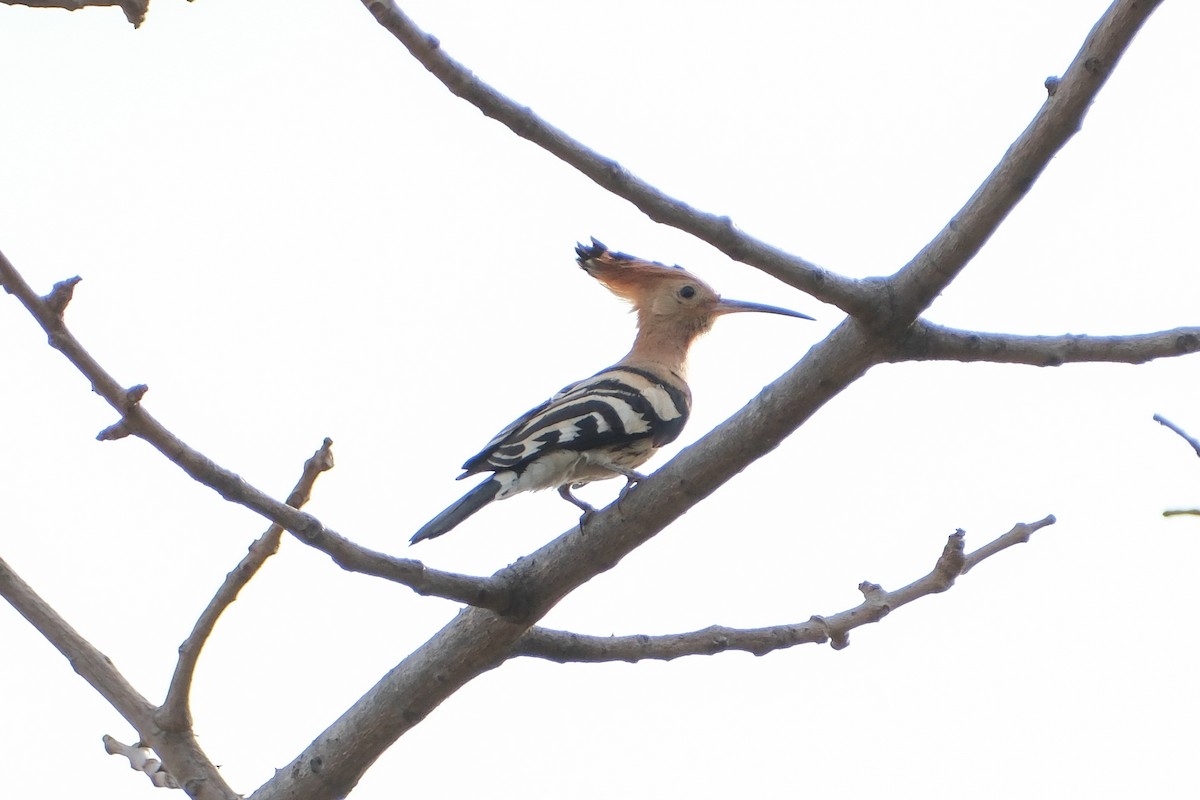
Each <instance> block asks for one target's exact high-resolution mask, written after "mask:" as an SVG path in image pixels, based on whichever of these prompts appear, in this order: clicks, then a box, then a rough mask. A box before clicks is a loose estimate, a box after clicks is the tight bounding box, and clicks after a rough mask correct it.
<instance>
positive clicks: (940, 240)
mask: <svg viewBox="0 0 1200 800" xmlns="http://www.w3.org/2000/svg"><path fill="white" fill-rule="evenodd" d="M1160 2H1161V0H1115V2H1114V3H1113V4H1112V5H1111V6H1109V8H1108V10H1107V11H1105V12H1104V16H1102V17H1101V18H1100V21H1099V22H1097V23H1096V25H1095V27H1093V28H1092V30H1091V32H1090V33H1089V34H1088V37H1087V39H1086V40H1085V41H1084V43H1083V47H1082V48H1081V49H1080V51H1079V53H1078V55H1076V56H1075V60H1074V61H1072V62H1071V65H1070V66H1069V67H1068V68H1067V71H1066V72H1065V73H1063V76H1062V78H1061V79H1060V80H1058V81H1057V82H1055V83H1052V84H1049V85H1052V86H1053V90H1052V91H1049V92H1048V94H1049V96H1048V97H1047V98H1046V102H1045V103H1044V104H1043V105H1042V108H1041V109H1040V110H1039V111H1038V113H1037V115H1036V116H1035V117H1034V118H1033V121H1032V122H1030V123H1029V126H1028V127H1027V128H1026V129H1025V130H1024V132H1022V133H1021V135H1020V136H1019V137H1017V140H1016V141H1015V142H1013V143H1012V145H1011V146H1010V147H1009V148H1008V152H1006V153H1005V154H1004V157H1003V158H1002V159H1000V163H998V164H997V165H996V168H995V169H993V170H992V173H991V174H990V175H988V177H987V178H986V179H985V180H984V182H983V183H982V184H981V185H980V187H979V188H978V189H976V190H975V194H974V195H972V196H971V199H970V200H968V201H967V203H966V205H964V206H963V207H962V208H961V209H960V210H959V212H958V214H956V215H955V216H954V218H953V219H951V220H950V222H949V223H948V224H947V225H946V227H945V228H943V229H942V231H941V232H940V233H938V235H937V236H936V237H934V239H933V241H931V242H930V243H929V244H928V245H926V246H925V247H924V248H923V249H922V250H921V252H919V253H918V254H917V255H916V256H915V257H914V258H913V260H912V261H910V262H909V263H908V264H907V265H906V266H905V267H904V269H902V270H900V272H898V273H896V275H895V276H893V277H892V278H890V279H888V281H887V284H888V286H889V289H890V291H892V292H894V307H893V319H892V320H891V324H892V326H893V327H901V326H904V325H907V323H909V322H911V321H912V320H914V319H915V318H916V317H917V316H918V315H919V314H920V313H921V312H922V311H923V310H925V308H926V307H928V306H929V304H930V303H932V302H933V299H934V298H935V297H937V296H938V294H940V293H941V291H942V290H943V289H945V288H946V286H948V285H949V283H950V281H952V280H953V279H954V277H955V276H956V275H958V273H959V272H961V271H962V269H963V267H965V266H966V265H967V263H968V262H969V261H970V260H971V259H972V258H974V257H975V254H976V253H977V252H979V249H980V248H981V247H983V245H984V243H985V242H987V240H988V239H989V238H991V236H992V234H993V233H995V232H996V229H997V228H999V227H1000V223H1001V222H1003V221H1004V219H1005V217H1007V216H1008V214H1009V212H1010V211H1012V210H1013V208H1015V207H1016V205H1017V203H1019V202H1020V201H1021V198H1023V197H1024V196H1025V194H1026V193H1027V192H1028V191H1029V190H1030V188H1031V187H1032V186H1033V184H1034V182H1035V181H1036V180H1037V179H1038V176H1040V175H1041V174H1042V170H1044V169H1045V168H1046V166H1047V165H1048V164H1049V163H1050V160H1051V159H1052V158H1054V156H1055V154H1057V153H1058V151H1059V150H1061V149H1062V148H1063V146H1064V145H1066V143H1067V142H1068V141H1069V140H1070V138H1071V137H1072V136H1074V135H1075V132H1076V131H1078V130H1079V129H1080V128H1081V127H1082V126H1083V118H1084V116H1085V115H1086V114H1087V110H1088V107H1089V106H1091V104H1092V101H1093V100H1094V99H1095V97H1096V95H1097V93H1098V92H1099V91H1100V89H1101V87H1102V86H1103V85H1104V83H1105V81H1107V80H1108V76H1109V75H1111V74H1112V71H1113V70H1114V69H1115V68H1116V66H1117V62H1118V61H1119V60H1120V58H1121V55H1122V53H1124V52H1125V49H1126V48H1127V47H1128V46H1129V44H1130V42H1131V41H1132V40H1133V37H1134V35H1135V34H1137V32H1138V30H1139V29H1140V28H1141V26H1142V24H1143V23H1144V22H1145V21H1146V20H1147V19H1149V17H1150V14H1151V13H1153V11H1154V9H1155V8H1157V7H1158V5H1159V3H1160Z"/></svg>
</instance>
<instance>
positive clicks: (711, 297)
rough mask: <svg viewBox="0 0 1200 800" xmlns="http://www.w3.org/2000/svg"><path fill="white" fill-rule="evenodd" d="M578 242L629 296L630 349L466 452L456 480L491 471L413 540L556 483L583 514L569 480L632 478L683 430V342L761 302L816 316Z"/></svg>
mask: <svg viewBox="0 0 1200 800" xmlns="http://www.w3.org/2000/svg"><path fill="white" fill-rule="evenodd" d="M575 252H576V254H577V255H578V262H579V266H581V267H582V268H583V269H584V271H586V272H587V273H588V274H589V275H591V276H592V277H593V278H595V279H596V280H598V281H600V283H602V284H603V285H604V286H605V287H606V288H607V289H608V290H609V291H611V292H612V293H613V294H615V295H617V296H618V297H620V298H622V299H624V300H627V301H629V302H630V303H631V304H632V305H633V308H634V310H635V311H636V312H637V326H638V332H637V338H636V339H635V340H634V342H633V349H632V350H630V351H629V354H628V355H627V356H625V357H624V358H622V359H621V360H620V361H618V362H617V363H616V364H613V365H612V366H611V367H609V368H607V369H604V370H601V371H600V372H597V373H596V374H595V375H593V376H592V377H590V378H585V379H584V380H582V381H579V382H578V383H572V384H571V385H569V386H567V387H565V388H564V389H563V390H562V391H560V392H559V393H558V394H556V395H554V396H553V397H551V398H550V399H549V400H547V401H546V402H544V403H542V404H541V405H540V406H538V407H537V408H533V409H531V410H529V411H528V412H526V413H525V414H522V415H521V416H520V417H519V418H517V419H516V420H514V421H513V422H512V424H510V425H509V426H508V427H507V428H505V429H504V430H502V431H500V432H499V433H498V434H496V436H495V438H493V439H492V440H491V441H490V442H488V443H487V445H486V446H485V447H484V448H483V449H482V450H480V451H479V452H478V453H477V454H475V455H474V456H472V457H471V458H469V459H467V462H466V463H465V464H463V474H462V475H459V476H458V480H462V479H463V478H466V477H468V476H470V475H475V474H478V473H480V472H491V473H492V475H491V476H490V477H488V478H487V479H486V480H484V481H483V482H482V483H480V484H479V485H478V486H476V487H475V488H474V489H472V490H471V491H469V492H467V493H466V495H464V496H463V497H462V498H461V499H460V500H458V502H456V503H454V504H453V505H451V506H450V507H449V508H447V509H446V510H445V511H443V512H442V513H440V514H438V515H437V516H436V517H434V518H433V519H432V520H430V521H429V522H427V523H426V524H425V525H424V527H422V528H421V529H420V530H419V531H417V533H416V535H414V536H413V537H412V543H413V544H416V543H417V542H419V541H421V540H423V539H432V538H433V537H435V536H441V535H442V534H443V533H446V532H447V531H449V530H451V529H452V528H454V527H455V526H456V525H458V524H459V523H461V522H462V521H463V520H465V519H466V518H467V517H469V516H471V515H472V514H474V513H475V512H476V511H478V510H479V509H481V508H483V507H484V506H485V505H487V504H488V503H491V502H492V501H493V500H503V499H505V498H507V497H511V496H513V495H514V494H518V493H520V492H528V491H533V490H536V489H549V488H556V489H558V493H559V494H560V495H562V497H563V498H564V499H566V500H568V501H570V502H572V503H574V504H575V505H576V506H578V507H579V508H580V509H582V510H583V512H584V514H585V515H586V514H589V513H591V512H592V511H593V509H592V507H591V506H590V505H588V504H587V503H585V502H583V501H582V500H580V499H579V498H577V497H576V496H575V495H573V494H572V493H571V489H573V488H578V487H580V486H582V485H584V484H586V483H590V482H592V481H598V480H605V479H608V478H615V477H618V476H623V477H624V478H625V479H626V480H627V481H628V484H633V483H635V482H637V481H638V480H640V479H641V478H642V476H641V475H639V474H638V473H637V472H635V471H634V470H635V469H636V468H637V467H639V466H641V465H642V464H643V463H645V461H646V460H648V459H649V458H650V457H651V456H652V455H654V453H655V452H656V451H657V450H658V449H659V448H660V447H662V446H663V445H665V444H669V443H670V442H673V441H674V440H675V438H676V437H678V436H679V434H680V432H681V431H682V430H683V426H684V423H686V422H687V418H688V414H689V412H690V411H691V407H692V392H691V389H689V388H688V384H687V380H686V379H685V377H684V374H685V370H686V364H687V355H688V349H689V348H690V347H691V345H692V342H694V341H695V340H696V338H697V337H698V336H700V334H702V333H704V332H706V331H707V330H709V329H710V328H711V327H712V325H713V322H714V321H715V320H716V318H717V317H719V316H721V315H722V314H732V313H734V312H738V311H762V312H767V313H770V314H783V315H786V316H789V317H798V318H800V319H812V317H810V316H808V315H807V314H801V313H799V312H797V311H790V310H788V309H786V308H776V307H775V306H766V305H760V304H758V303H745V302H741V301H739V300H725V299H723V298H722V297H721V296H720V295H718V294H717V293H716V292H715V291H713V289H712V287H710V286H709V285H708V284H707V283H705V282H704V281H702V280H700V279H699V278H697V277H696V276H695V275H692V274H691V273H690V272H688V271H687V270H685V269H684V268H683V267H678V266H675V267H671V266H667V265H666V264H659V263H657V262H652V261H643V260H641V259H638V258H634V257H633V256H629V255H626V254H624V253H616V252H613V251H611V250H609V249H608V248H607V247H605V246H604V245H603V244H602V243H600V242H598V241H596V240H595V239H592V244H591V246H587V245H582V244H581V245H578V246H577V247H576V248H575ZM628 484H627V485H628Z"/></svg>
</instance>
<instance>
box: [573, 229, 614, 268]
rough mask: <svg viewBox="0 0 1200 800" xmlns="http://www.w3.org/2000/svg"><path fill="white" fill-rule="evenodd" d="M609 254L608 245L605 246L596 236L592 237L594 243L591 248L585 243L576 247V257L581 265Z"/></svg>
mask: <svg viewBox="0 0 1200 800" xmlns="http://www.w3.org/2000/svg"><path fill="white" fill-rule="evenodd" d="M607 252H608V245H606V244H604V242H602V241H600V240H599V239H597V238H596V237H595V236H593V237H592V243H591V245H590V246H589V245H586V244H583V243H577V244H576V245H575V255H576V257H577V260H578V261H579V263H580V265H582V264H583V262H585V261H588V260H590V259H593V258H599V257H600V256H602V255H604V254H605V253H607Z"/></svg>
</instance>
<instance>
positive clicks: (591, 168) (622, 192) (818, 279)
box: [363, 0, 879, 315]
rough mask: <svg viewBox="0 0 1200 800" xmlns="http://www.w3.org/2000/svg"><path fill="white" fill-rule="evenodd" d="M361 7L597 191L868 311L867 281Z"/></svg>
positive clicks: (385, 4)
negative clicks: (736, 218) (670, 188)
mask: <svg viewBox="0 0 1200 800" xmlns="http://www.w3.org/2000/svg"><path fill="white" fill-rule="evenodd" d="M363 5H365V6H366V7H367V9H368V10H370V12H371V13H372V14H374V15H375V19H376V20H378V22H379V24H380V25H382V26H383V27H384V28H386V29H387V30H388V32H390V33H391V34H392V35H393V36H395V37H396V38H397V39H398V40H399V41H400V43H401V44H403V45H404V46H405V47H406V48H407V49H408V51H409V52H410V53H411V54H412V55H413V57H414V58H416V59H417V61H419V62H421V65H422V66H424V67H425V69H427V70H429V72H430V73H432V74H433V76H434V77H435V78H437V79H438V80H439V81H441V82H442V83H443V84H445V86H446V88H447V89H449V90H450V91H451V92H453V93H454V94H455V95H457V96H458V97H461V98H462V99H464V100H466V101H467V102H468V103H470V104H471V105H473V106H475V107H476V108H478V109H479V110H480V111H482V112H483V113H484V114H485V115H487V116H489V117H491V118H492V119H494V120H496V121H497V122H500V123H501V124H503V125H505V126H507V127H508V128H509V130H511V131H512V132H513V133H515V134H516V135H517V136H520V137H521V138H523V139H527V140H528V141H530V142H533V143H534V144H536V145H537V146H538V147H541V148H542V149H544V150H546V151H547V152H548V153H550V154H551V155H553V156H555V157H557V158H559V159H561V160H562V161H564V162H566V163H567V164H569V165H570V166H572V167H574V168H575V169H577V170H579V171H580V172H581V173H583V174H584V175H586V176H587V177H588V178H590V179H592V180H593V181H595V182H596V184H597V185H599V186H600V187H601V188H603V189H606V190H608V191H609V192H612V193H613V194H615V195H616V196H618V197H621V198H623V199H625V200H628V201H629V202H630V203H632V204H633V205H634V206H636V207H637V208H638V210H639V211H641V212H642V213H644V214H645V215H646V216H648V217H649V218H650V219H652V220H654V221H655V222H659V223H662V224H664V225H670V226H672V227H675V228H678V229H679V230H681V231H685V232H687V233H690V234H692V235H693V236H695V237H696V238H697V239H700V240H702V241H705V242H708V243H709V244H710V245H712V246H713V247H715V248H717V249H718V250H720V251H721V252H723V253H725V254H726V255H727V256H729V257H730V258H732V259H734V260H736V261H741V262H742V263H744V264H749V265H750V266H752V267H756V268H758V269H760V270H762V271H763V272H765V273H767V274H768V275H771V276H773V277H775V278H777V279H778V280H780V281H783V282H784V283H786V284H788V285H789V286H793V287H795V288H797V289H800V290H801V291H803V292H808V293H809V294H811V295H812V296H813V297H815V298H817V299H818V300H822V301H824V302H826V303H832V304H833V305H835V306H837V307H838V308H841V309H842V310H843V311H846V312H847V313H851V314H860V315H861V314H868V313H871V311H872V309H873V307H874V305H875V303H876V302H877V301H878V299H879V298H878V296H877V287H876V286H874V285H873V284H870V283H864V282H863V281H859V280H855V279H852V278H847V277H845V276H842V275H838V274H837V273H834V272H829V271H828V270H825V269H823V268H821V267H819V266H817V265H816V264H813V263H812V262H810V261H806V260H804V259H803V258H800V257H799V256H795V255H792V254H791V253H787V252H784V251H783V250H780V249H778V248H776V247H772V246H771V245H769V244H767V243H766V242H763V241H761V240H759V239H756V238H754V237H753V236H750V235H748V234H746V233H743V232H742V231H741V230H739V229H738V228H737V226H736V225H734V223H733V220H731V219H730V218H729V217H727V216H718V215H716V214H710V213H708V212H704V211H700V210H698V209H695V208H692V207H691V206H689V205H688V204H686V203H684V202H683V201H682V200H677V199H675V198H673V197H671V196H669V195H667V194H666V193H665V192H663V191H661V190H660V189H658V188H657V187H655V186H652V185H651V184H649V183H647V182H646V181H644V180H642V179H641V178H639V177H637V176H636V175H633V174H632V173H631V172H629V171H628V170H627V169H625V168H624V167H622V166H621V165H620V164H619V163H617V162H616V161H615V160H613V159H611V158H608V157H607V156H603V155H601V154H599V153H597V152H596V151H594V150H592V149H590V148H588V147H587V146H586V145H584V144H583V143H582V142H580V141H578V140H576V139H573V138H571V137H570V136H568V135H567V134H566V133H564V132H563V131H561V130H559V129H558V128H556V127H554V126H553V125H551V124H550V123H548V122H546V121H545V120H543V119H542V118H541V117H539V116H538V115H537V114H535V113H534V112H533V110H532V109H530V108H529V107H527V106H522V105H520V104H518V103H516V102H514V101H513V100H511V99H510V98H508V97H507V96H505V95H503V94H501V93H500V92H498V91H496V90H495V89H494V88H492V87H491V86H489V85H488V84H486V83H484V82H483V81H482V80H480V79H479V78H477V77H475V74H474V73H473V72H471V70H469V69H467V68H466V67H464V66H463V65H462V64H460V63H459V62H457V61H455V60H454V59H453V58H451V57H450V56H449V55H447V54H446V52H445V51H444V50H443V49H442V46H441V43H440V42H439V41H438V40H437V38H436V37H434V36H431V35H430V34H427V33H426V32H425V31H423V30H421V29H420V28H418V27H417V26H416V24H414V23H413V21H412V20H411V19H409V18H408V16H406V15H405V14H404V12H403V11H401V10H400V9H399V8H398V7H397V6H396V4H395V2H392V0H363Z"/></svg>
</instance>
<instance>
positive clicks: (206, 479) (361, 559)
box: [0, 253, 509, 609]
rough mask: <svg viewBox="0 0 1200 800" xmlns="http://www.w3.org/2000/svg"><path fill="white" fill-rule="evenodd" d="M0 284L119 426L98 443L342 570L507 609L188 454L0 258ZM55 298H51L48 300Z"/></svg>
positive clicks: (498, 599)
mask: <svg viewBox="0 0 1200 800" xmlns="http://www.w3.org/2000/svg"><path fill="white" fill-rule="evenodd" d="M0 284H3V285H4V287H5V288H6V289H7V290H8V291H9V293H11V294H13V295H15V296H16V297H17V299H18V300H20V301H21V303H22V305H24V306H25V308H26V309H28V311H29V313H30V314H32V315H33V317H34V319H36V320H37V321H38V323H39V324H40V325H41V326H42V329H43V330H45V331H46V333H47V335H48V337H49V342H50V345H51V346H52V347H54V348H55V349H56V350H58V351H59V352H61V353H62V354H63V355H64V356H66V357H67V360H69V361H70V362H71V363H72V364H74V365H75V367H76V368H77V369H78V370H79V371H80V372H81V373H83V375H84V377H86V378H87V379H88V380H89V381H91V383H92V389H93V390H94V391H95V392H96V393H97V394H99V395H100V396H101V397H103V398H104V399H105V400H107V401H108V404H109V405H111V406H112V407H113V408H114V409H116V410H117V411H118V412H119V413H120V414H121V415H122V417H121V420H120V421H118V422H117V423H115V424H113V425H110V426H109V427H108V428H105V429H104V430H103V431H101V432H100V434H99V436H98V437H97V438H99V439H101V440H111V439H118V438H122V437H124V436H129V435H134V436H137V437H138V438H140V439H143V440H145V441H146V442H148V443H149V444H150V445H151V446H153V447H154V448H155V449H156V450H158V451H159V452H160V453H162V454H163V455H164V456H166V458H167V459H168V460H169V461H171V462H172V463H173V464H175V465H176V466H178V467H179V468H180V469H182V470H183V471H184V472H185V473H187V474H188V475H189V476H190V477H191V478H192V479H193V480H195V481H197V482H199V483H201V484H203V485H205V486H207V487H209V488H210V489H212V490H213V491H215V492H217V494H219V495H221V497H223V498H224V499H225V500H227V501H229V502H231V503H237V504H238V505H241V506H245V507H246V508H249V509H250V510H251V511H254V512H256V513H257V514H260V515H261V516H263V517H265V518H266V519H267V520H268V521H270V522H273V523H275V524H277V525H279V526H280V527H282V528H284V529H285V530H288V531H291V532H292V533H293V534H294V535H295V536H296V537H297V538H298V539H300V541H302V542H304V543H305V544H307V545H309V546H311V547H314V548H316V549H317V550H320V551H321V552H323V553H325V554H327V555H328V556H330V557H331V558H332V559H333V560H334V561H335V562H336V563H337V564H338V565H339V566H340V567H342V568H343V569H346V570H350V571H353V572H361V573H363V574H366V575H374V576H376V577H379V578H385V579H387V580H390V581H393V582H395V583H400V584H403V585H405V586H408V587H409V588H411V589H412V590H413V591H415V592H417V593H418V594H423V595H433V596H436V597H444V598H446V599H449V600H456V601H458V602H462V603H468V604H471V605H478V606H482V607H485V608H498V609H503V608H506V607H507V606H508V605H509V599H508V595H507V590H506V589H505V587H504V586H503V585H502V584H501V583H500V582H498V581H496V580H494V579H491V578H480V577H474V576H469V575H459V574H457V573H453V572H442V571H440V570H435V569H430V568H428V567H426V566H425V565H424V564H422V563H421V562H420V561H416V560H413V559H408V558H396V557H395V556H389V555H386V554H384V553H379V552H376V551H374V550H370V549H368V548H365V547H362V546H360V545H357V544H355V543H354V542H351V541H350V540H349V539H346V538H345V537H343V536H341V535H340V534H338V533H337V532H336V531H334V530H332V529H330V528H327V527H325V525H324V524H322V523H321V521H320V520H318V519H317V518H316V517H314V516H312V515H311V514H306V513H304V512H303V511H299V510H297V509H295V508H292V507H291V506H289V505H287V504H285V503H280V502H279V501H278V500H276V499H274V498H272V497H270V496H269V495H267V494H266V493H265V492H263V491H261V490H259V489H257V488H255V487H254V486H252V485H251V484H249V483H247V482H246V481H245V480H243V479H242V477H241V476H240V475H238V474H236V473H234V472H231V471H230V470H228V469H225V468H224V467H221V466H219V465H218V464H216V463H214V462H213V461H212V460H211V459H209V458H208V457H207V456H205V455H204V454H203V453H201V452H199V451H198V450H195V449H193V448H192V447H189V446H188V445H187V444H185V443H184V442H183V441H182V440H180V439H179V438H178V437H176V436H175V435H174V434H173V433H171V432H170V431H169V430H167V428H166V427H164V426H163V425H162V423H160V422H159V421H158V420H156V419H155V418H154V417H152V416H151V415H150V413H149V412H147V411H146V410H145V409H144V408H142V406H141V400H142V398H143V397H144V396H145V394H146V391H147V388H146V386H145V385H141V384H139V385H137V386H134V387H132V388H129V389H126V388H124V387H123V386H122V385H121V384H120V383H118V382H117V381H116V379H115V378H113V377H112V375H110V374H109V373H108V372H107V371H106V370H105V369H104V368H103V367H101V366H100V364H99V362H97V361H96V359H94V358H93V357H92V356H91V354H90V353H88V351H87V350H86V349H84V347H83V345H82V344H80V343H79V340H78V339H76V338H75V336H74V335H73V334H72V333H71V332H70V330H68V328H67V326H66V323H65V322H64V320H63V318H62V316H61V315H60V314H58V313H56V312H55V310H54V308H52V307H51V303H50V301H49V299H47V298H42V297H39V296H38V295H37V293H36V292H34V291H33V289H32V288H30V286H29V284H28V283H26V282H25V279H24V278H23V277H21V275H20V273H19V272H17V269H16V268H15V267H14V266H13V265H12V263H11V262H10V261H9V260H8V259H7V258H5V257H4V254H3V253H0ZM51 297H53V295H51Z"/></svg>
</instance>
